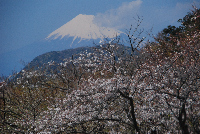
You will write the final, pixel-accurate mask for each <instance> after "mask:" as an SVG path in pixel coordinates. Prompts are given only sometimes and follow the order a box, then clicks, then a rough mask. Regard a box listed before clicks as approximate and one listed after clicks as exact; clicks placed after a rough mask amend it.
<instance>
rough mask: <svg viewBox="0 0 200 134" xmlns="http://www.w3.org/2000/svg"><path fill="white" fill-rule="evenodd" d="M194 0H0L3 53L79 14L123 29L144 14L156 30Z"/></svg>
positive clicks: (146, 24)
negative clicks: (90, 16)
mask: <svg viewBox="0 0 200 134" xmlns="http://www.w3.org/2000/svg"><path fill="white" fill-rule="evenodd" d="M193 3H195V4H196V6H197V7H198V8H199V7H200V1H199V0H196V1H195V0H135V1H133V0H0V54H5V53H7V52H10V51H12V50H16V49H19V48H21V47H24V46H26V45H29V44H31V43H33V42H35V41H38V40H40V39H44V38H45V37H47V35H48V34H50V33H51V32H53V31H54V30H56V29H57V28H59V27H61V26H62V25H64V24H65V23H67V22H68V21H70V20H71V19H73V18H74V17H76V16H77V15H78V14H86V15H95V18H96V19H95V21H96V22H97V23H98V24H99V25H102V26H109V27H113V28H118V29H120V30H121V31H125V30H126V29H128V28H129V27H130V24H134V23H135V21H134V19H133V17H136V18H137V15H139V16H143V19H144V21H143V23H142V27H143V28H144V29H145V30H148V29H150V28H151V27H152V26H153V34H156V33H157V32H158V31H161V30H162V29H163V28H165V27H167V26H168V25H175V26H178V25H179V23H177V20H178V19H180V18H183V17H184V16H185V15H186V14H187V12H189V11H190V9H192V4H193ZM0 62H1V59H0ZM0 69H2V67H0ZM0 73H4V72H3V71H2V70H0Z"/></svg>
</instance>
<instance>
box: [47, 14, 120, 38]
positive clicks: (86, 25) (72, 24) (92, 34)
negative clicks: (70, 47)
mask: <svg viewBox="0 0 200 134" xmlns="http://www.w3.org/2000/svg"><path fill="white" fill-rule="evenodd" d="M94 17H95V16H94V15H83V14H79V15H78V16H76V17H75V18H73V19H72V20H71V21H69V22H68V23H66V24H64V25H63V26H61V27H60V28H58V29H57V30H55V31H54V32H52V33H51V34H49V35H48V37H47V38H46V39H47V40H49V39H50V40H55V39H62V38H64V37H73V41H74V40H75V39H76V38H80V41H81V40H84V39H103V38H114V37H116V35H117V36H118V35H120V33H122V32H121V31H119V30H115V29H113V28H107V27H99V26H98V25H97V24H95V23H94V22H93V20H94Z"/></svg>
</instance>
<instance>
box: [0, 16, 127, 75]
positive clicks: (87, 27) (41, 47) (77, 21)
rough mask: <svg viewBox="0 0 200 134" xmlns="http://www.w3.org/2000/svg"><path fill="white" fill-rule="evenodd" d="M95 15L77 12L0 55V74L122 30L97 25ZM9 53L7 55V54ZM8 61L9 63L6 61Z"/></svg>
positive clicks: (118, 34) (112, 35)
mask: <svg viewBox="0 0 200 134" xmlns="http://www.w3.org/2000/svg"><path fill="white" fill-rule="evenodd" d="M94 19H95V16H93V15H83V14H79V15H78V16H76V17H75V18H73V19H72V20H71V21H69V22H67V23H66V24H64V25H63V26H61V27H60V28H58V29H57V30H55V31H53V32H52V33H50V34H49V35H48V36H47V37H46V38H45V39H43V40H40V41H37V42H34V43H32V44H30V45H27V46H25V47H23V48H20V49H18V50H14V51H11V52H9V53H6V54H1V55H0V57H1V58H0V60H1V63H2V65H3V66H1V67H0V70H1V71H2V72H0V74H4V75H8V74H11V70H15V71H20V70H21V69H22V68H23V67H24V65H23V64H22V62H21V61H23V63H24V62H25V64H26V63H28V62H30V61H32V60H33V59H34V58H35V57H36V56H39V55H41V54H44V53H47V52H50V51H61V50H66V49H71V48H77V47H84V46H93V45H94V44H99V42H103V41H109V40H111V39H113V38H115V37H117V36H120V35H121V34H123V32H121V31H119V30H117V29H113V28H108V27H102V26H98V25H97V24H95V23H94ZM8 55H9V56H8ZM8 62H9V63H8Z"/></svg>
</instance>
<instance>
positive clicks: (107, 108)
mask: <svg viewBox="0 0 200 134" xmlns="http://www.w3.org/2000/svg"><path fill="white" fill-rule="evenodd" d="M179 22H181V26H180V27H175V26H168V27H167V28H165V29H163V30H162V31H161V32H160V33H158V34H157V36H156V37H155V40H154V41H151V42H150V41H148V42H145V46H144V44H143V41H144V40H145V38H141V37H140V35H141V34H142V31H141V30H140V24H141V23H142V20H141V19H139V18H138V25H137V27H135V28H134V27H131V28H130V29H129V31H128V32H127V33H128V34H127V36H128V39H129V40H128V43H129V44H130V47H129V48H128V47H125V46H123V44H119V42H118V41H116V42H112V43H104V44H100V46H97V47H93V48H89V49H90V50H83V48H79V49H75V50H66V51H70V52H71V54H70V53H68V54H70V55H69V56H68V55H66V54H64V52H65V51H61V52H51V53H47V54H44V55H42V56H40V57H37V58H35V59H34V61H33V62H32V63H30V65H29V66H27V67H26V68H25V69H24V70H22V71H21V72H20V73H17V74H13V75H12V76H10V77H6V78H4V77H2V78H1V79H2V80H1V81H2V82H1V85H0V106H1V107H0V131H1V132H2V133H138V134H143V133H144V134H145V133H152V134H155V133H158V134H159V133H182V134H190V133H193V134H199V133H200V127H199V126H200V88H199V87H200V58H199V56H200V42H199V41H200V25H199V24H200V9H197V8H195V7H194V9H193V11H191V12H190V13H188V14H187V15H186V16H185V17H184V18H183V19H180V20H179ZM84 49H85V48H84ZM87 49H88V48H87ZM76 51H78V52H76ZM61 53H63V54H61ZM65 56H66V57H65ZM49 57H57V58H56V59H51V58H50V59H49ZM49 60H50V61H49ZM55 61H56V62H55ZM45 62H47V63H45ZM44 63H45V64H44ZM55 64H56V67H53V66H55ZM43 65H44V66H43ZM36 66H37V67H36ZM16 76H17V77H16Z"/></svg>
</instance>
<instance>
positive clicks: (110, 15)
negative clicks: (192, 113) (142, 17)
mask: <svg viewBox="0 0 200 134" xmlns="http://www.w3.org/2000/svg"><path fill="white" fill-rule="evenodd" d="M141 4H142V1H141V0H136V1H132V2H124V3H122V5H121V6H120V7H118V8H117V9H110V10H108V11H106V12H105V13H98V14H97V15H96V16H95V20H94V22H96V23H97V24H98V25H100V26H105V27H112V28H117V29H123V28H127V27H130V25H131V24H132V22H133V20H134V19H133V17H135V16H136V15H137V14H138V12H139V9H140V6H141Z"/></svg>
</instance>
